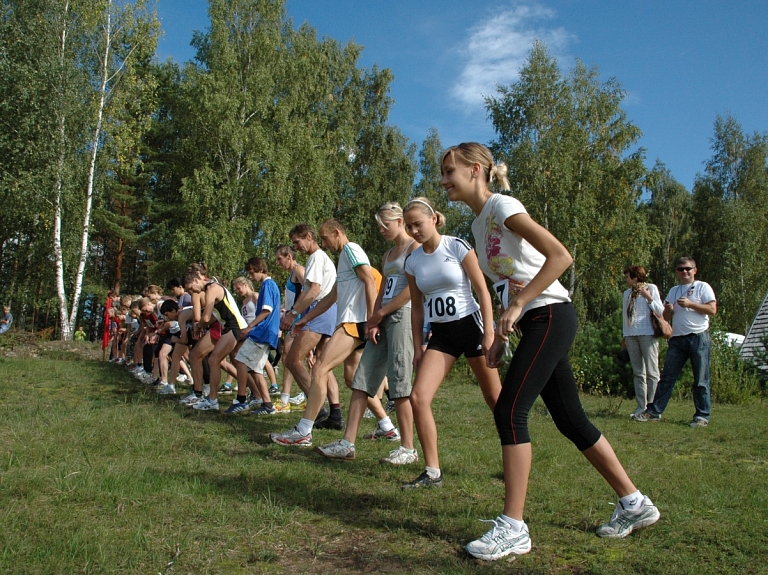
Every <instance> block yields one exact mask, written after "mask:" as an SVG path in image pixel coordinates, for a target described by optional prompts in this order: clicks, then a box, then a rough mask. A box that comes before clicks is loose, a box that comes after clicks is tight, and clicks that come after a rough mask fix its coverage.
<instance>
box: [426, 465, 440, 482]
mask: <svg viewBox="0 0 768 575" xmlns="http://www.w3.org/2000/svg"><path fill="white" fill-rule="evenodd" d="M424 469H425V470H426V472H427V475H429V477H430V479H437V478H438V477H440V468H439V467H425V468H424Z"/></svg>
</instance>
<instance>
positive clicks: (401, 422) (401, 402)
mask: <svg viewBox="0 0 768 575" xmlns="http://www.w3.org/2000/svg"><path fill="white" fill-rule="evenodd" d="M385 413H386V412H385ZM395 413H396V414H397V425H398V427H399V428H400V445H402V446H403V447H405V448H406V449H413V408H412V407H411V398H410V397H398V398H396V399H395Z"/></svg>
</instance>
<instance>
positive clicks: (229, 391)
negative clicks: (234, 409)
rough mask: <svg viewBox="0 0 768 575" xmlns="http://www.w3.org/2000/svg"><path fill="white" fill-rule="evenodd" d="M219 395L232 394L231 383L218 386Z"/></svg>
mask: <svg viewBox="0 0 768 575" xmlns="http://www.w3.org/2000/svg"><path fill="white" fill-rule="evenodd" d="M219 395H232V384H231V383H225V384H224V385H222V386H221V387H220V388H219Z"/></svg>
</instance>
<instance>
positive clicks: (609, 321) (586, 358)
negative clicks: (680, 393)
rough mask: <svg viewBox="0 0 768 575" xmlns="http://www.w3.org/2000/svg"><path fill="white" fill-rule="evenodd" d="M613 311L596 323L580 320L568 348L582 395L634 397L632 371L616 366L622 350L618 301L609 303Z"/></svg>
mask: <svg viewBox="0 0 768 575" xmlns="http://www.w3.org/2000/svg"><path fill="white" fill-rule="evenodd" d="M611 303H612V306H613V308H614V311H613V312H612V313H611V315H610V316H608V317H606V318H605V319H604V320H603V321H601V322H599V323H592V322H587V321H582V323H581V324H580V325H579V331H578V333H577V334H576V340H575V341H574V343H573V347H572V348H571V356H570V359H571V366H572V367H573V373H574V375H575V376H576V384H577V385H578V386H579V389H580V390H581V391H582V392H584V393H592V394H595V395H618V396H621V397H634V395H635V392H634V387H633V383H632V368H631V366H630V365H629V364H626V365H619V364H618V363H617V362H616V354H617V353H619V351H621V339H622V328H621V325H622V324H621V299H620V296H619V298H618V299H616V298H614V301H612V302H611Z"/></svg>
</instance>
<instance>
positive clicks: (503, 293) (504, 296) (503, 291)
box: [493, 280, 509, 309]
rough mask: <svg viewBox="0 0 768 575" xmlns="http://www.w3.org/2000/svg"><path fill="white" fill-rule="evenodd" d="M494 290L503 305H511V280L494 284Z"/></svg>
mask: <svg viewBox="0 0 768 575" xmlns="http://www.w3.org/2000/svg"><path fill="white" fill-rule="evenodd" d="M493 292H494V293H495V294H496V296H497V297H498V298H499V301H500V302H501V307H503V308H504V309H507V308H508V307H509V280H501V281H498V282H496V283H495V284H493Z"/></svg>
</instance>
